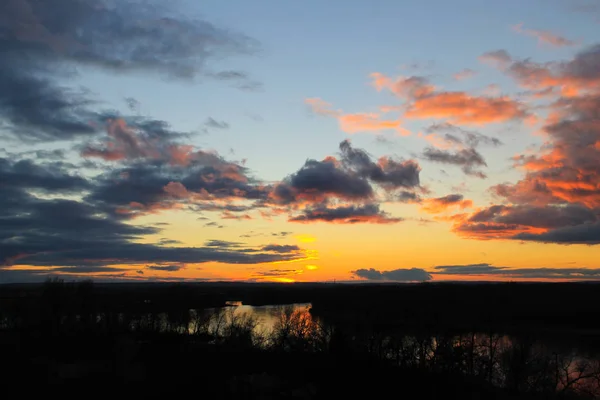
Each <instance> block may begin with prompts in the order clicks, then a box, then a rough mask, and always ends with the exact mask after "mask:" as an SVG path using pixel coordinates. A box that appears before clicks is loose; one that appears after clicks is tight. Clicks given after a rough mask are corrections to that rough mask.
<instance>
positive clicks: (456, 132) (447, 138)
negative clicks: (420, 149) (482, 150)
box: [425, 123, 502, 149]
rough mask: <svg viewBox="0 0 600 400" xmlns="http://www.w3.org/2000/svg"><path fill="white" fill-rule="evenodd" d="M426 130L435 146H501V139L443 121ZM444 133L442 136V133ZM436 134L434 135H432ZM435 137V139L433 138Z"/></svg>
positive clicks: (428, 138)
mask: <svg viewBox="0 0 600 400" xmlns="http://www.w3.org/2000/svg"><path fill="white" fill-rule="evenodd" d="M425 132H427V133H428V134H429V135H427V136H426V137H425V139H427V140H428V141H430V143H431V144H432V145H434V146H435V147H439V148H443V149H448V148H459V149H461V148H467V147H472V148H475V147H479V146H480V145H489V146H494V147H496V146H500V145H502V142H501V141H500V139H497V138H494V137H490V136H486V135H482V134H481V133H479V132H474V131H469V130H466V129H463V128H460V127H458V126H455V125H452V124H449V123H443V124H433V125H430V126H428V127H427V128H425ZM442 132H443V133H444V134H443V135H442V136H440V133H442ZM432 135H434V136H432ZM433 138H435V139H433Z"/></svg>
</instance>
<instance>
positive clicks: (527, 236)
mask: <svg viewBox="0 0 600 400" xmlns="http://www.w3.org/2000/svg"><path fill="white" fill-rule="evenodd" d="M515 239H519V240H526V241H535V242H543V243H559V244H588V245H596V244H600V223H599V222H596V223H589V222H588V223H583V224H581V225H576V226H566V227H561V228H556V229H552V230H550V231H547V232H543V233H527V232H523V233H519V234H517V235H515Z"/></svg>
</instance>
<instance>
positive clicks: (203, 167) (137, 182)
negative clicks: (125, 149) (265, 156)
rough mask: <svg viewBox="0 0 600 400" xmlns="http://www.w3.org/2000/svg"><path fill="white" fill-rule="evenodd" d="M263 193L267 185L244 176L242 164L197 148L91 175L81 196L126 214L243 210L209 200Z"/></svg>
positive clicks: (260, 196) (255, 196)
mask: <svg viewBox="0 0 600 400" xmlns="http://www.w3.org/2000/svg"><path fill="white" fill-rule="evenodd" d="M267 194H268V189H266V188H264V187H261V186H260V185H259V184H258V182H256V181H254V179H253V178H251V177H249V176H248V175H247V169H246V168H245V167H243V166H240V165H238V164H235V163H231V162H228V161H226V160H224V159H223V158H221V157H219V156H216V155H213V154H209V153H204V152H202V151H198V152H196V153H194V155H193V157H190V159H189V160H188V161H187V163H184V164H181V165H177V164H172V163H167V162H164V161H160V160H155V161H145V162H136V163H130V164H128V165H124V166H122V167H121V168H115V169H111V170H108V171H107V172H105V173H103V174H101V175H100V176H99V177H98V178H97V179H96V182H95V186H94V188H93V190H91V191H90V193H89V194H88V196H87V197H86V200H87V201H89V202H91V203H94V204H97V205H98V206H99V207H100V208H102V209H103V210H105V211H106V212H109V213H113V214H116V215H117V216H118V217H120V218H130V217H136V216H138V215H143V214H145V213H147V212H153V211H156V210H160V209H168V208H171V207H172V206H173V205H181V204H189V205H190V207H191V208H192V209H194V210H196V211H228V212H242V211H246V210H248V209H249V208H248V206H239V205H232V204H223V203H220V204H219V203H213V202H211V201H209V200H211V199H230V200H259V199H264V198H266V196H267ZM132 204H133V206H132Z"/></svg>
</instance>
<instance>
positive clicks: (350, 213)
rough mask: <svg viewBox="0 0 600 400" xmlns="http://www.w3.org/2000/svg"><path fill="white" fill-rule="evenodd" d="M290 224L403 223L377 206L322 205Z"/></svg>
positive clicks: (296, 217)
mask: <svg viewBox="0 0 600 400" xmlns="http://www.w3.org/2000/svg"><path fill="white" fill-rule="evenodd" d="M289 221H290V222H303V223H307V222H315V221H321V222H333V223H338V224H357V223H373V224H390V223H397V222H401V221H403V219H402V218H394V217H391V216H390V215H389V214H387V213H385V212H383V211H381V210H380V209H379V205H378V204H366V205H350V206H339V207H327V206H323V205H319V206H315V207H309V208H307V209H305V210H304V211H303V213H302V214H300V215H296V216H294V217H291V218H290V219H289Z"/></svg>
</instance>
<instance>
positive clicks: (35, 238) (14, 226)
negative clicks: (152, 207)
mask: <svg viewBox="0 0 600 400" xmlns="http://www.w3.org/2000/svg"><path fill="white" fill-rule="evenodd" d="M104 182H106V181H104V180H103V179H100V180H99V181H96V180H91V181H88V180H86V179H84V178H83V177H79V176H74V175H70V174H68V173H66V172H65V171H64V170H63V169H61V168H60V166H59V165H57V164H56V163H42V164H40V165H37V164H35V163H34V162H32V161H18V162H11V161H8V160H5V159H2V161H1V162H0V184H1V185H2V196H0V221H1V223H0V265H3V266H5V267H6V266H9V265H33V266H60V267H61V268H66V267H73V268H72V269H64V270H63V269H61V270H58V272H62V273H73V274H75V273H79V274H83V273H90V272H91V271H92V267H97V268H98V269H96V270H94V272H95V271H98V272H100V271H101V267H104V266H111V265H119V264H148V263H203V262H210V261H212V262H223V263H238V264H256V263H262V262H271V261H287V260H293V259H298V258H301V257H302V256H303V254H302V252H300V251H298V250H299V249H293V251H290V252H285V251H284V248H279V251H278V252H273V251H265V250H261V249H260V247H258V248H250V247H247V248H242V247H240V248H237V247H235V248H234V247H232V246H231V243H228V242H220V243H217V242H211V243H210V246H208V247H200V248H192V247H165V246H164V243H163V242H159V243H158V244H156V245H154V244H142V243H138V240H139V239H141V238H142V237H144V236H145V235H149V234H157V233H160V229H161V228H160V227H158V226H134V225H129V224H127V223H125V222H124V220H123V218H119V214H118V213H113V212H108V211H107V210H106V209H105V208H103V207H102V205H103V204H104V203H102V202H99V201H97V200H94V201H78V200H74V199H67V198H61V196H66V195H73V194H78V193H79V192H81V191H90V192H92V193H94V192H95V191H96V190H97V185H99V184H100V185H102V184H103V183H104ZM106 184H108V183H106ZM33 192H39V193H41V194H42V196H39V195H34V194H33ZM39 193H38V194H39ZM45 193H51V194H52V197H47V196H45V195H44V194H45ZM92 198H93V197H92ZM86 268H87V269H86ZM108 271H110V269H108ZM112 272H114V271H112Z"/></svg>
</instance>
